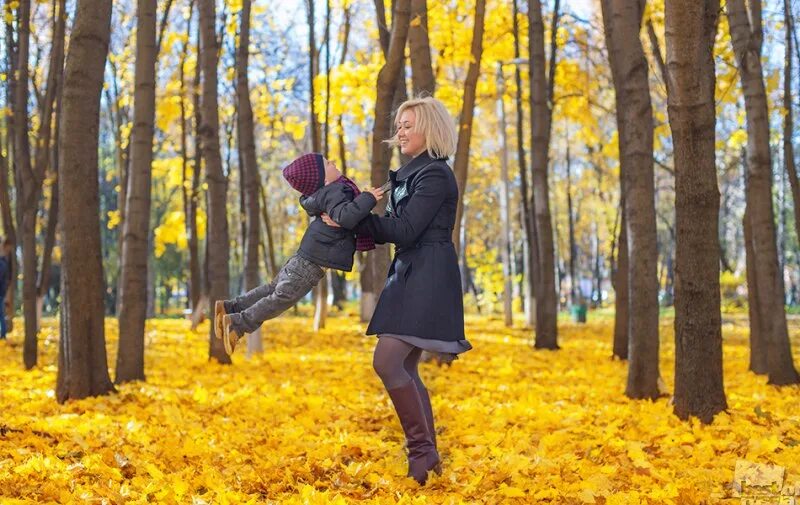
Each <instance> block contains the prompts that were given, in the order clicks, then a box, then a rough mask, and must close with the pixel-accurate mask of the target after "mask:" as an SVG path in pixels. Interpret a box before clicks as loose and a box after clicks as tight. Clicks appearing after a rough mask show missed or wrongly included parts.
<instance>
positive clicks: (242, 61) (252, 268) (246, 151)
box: [236, 0, 263, 353]
mask: <svg viewBox="0 0 800 505" xmlns="http://www.w3.org/2000/svg"><path fill="white" fill-rule="evenodd" d="M250 6H251V2H250V0H243V1H242V10H241V26H240V28H239V30H240V31H239V47H238V49H237V51H236V95H237V98H238V103H239V109H238V110H239V115H238V120H239V121H238V129H239V133H238V135H239V149H240V151H241V153H242V155H243V156H242V168H243V174H242V175H243V178H244V199H245V229H246V231H247V234H246V236H245V240H244V243H245V254H244V284H245V286H244V287H245V289H246V290H251V289H254V288H256V287H258V285H259V284H261V276H260V275H259V254H258V246H259V243H260V239H261V219H260V216H259V210H260V209H259V207H260V206H259V194H258V188H259V187H260V183H259V175H258V163H257V162H256V160H257V158H256V140H255V135H254V134H253V107H252V105H251V104H250V86H249V84H248V82H247V71H248V58H249V53H250ZM262 351H263V345H262V343H261V332H260V331H256V332H254V333H252V334H250V335H249V336H248V337H247V352H248V353H257V352H262Z"/></svg>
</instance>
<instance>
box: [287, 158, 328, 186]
mask: <svg viewBox="0 0 800 505" xmlns="http://www.w3.org/2000/svg"><path fill="white" fill-rule="evenodd" d="M283 177H284V179H286V182H288V183H289V185H290V186H291V187H293V188H294V189H296V190H297V191H299V192H300V193H301V194H303V195H306V196H308V195H310V194H312V193H313V192H315V191H316V190H318V189H319V188H321V187H322V186H324V185H325V162H324V158H323V157H322V155H321V154H319V153H308V154H304V155H302V156H300V157H299V158H297V159H296V160H294V161H293V162H291V163H289V164H288V165H287V166H286V168H284V169H283Z"/></svg>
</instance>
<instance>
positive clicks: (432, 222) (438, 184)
mask: <svg viewBox="0 0 800 505" xmlns="http://www.w3.org/2000/svg"><path fill="white" fill-rule="evenodd" d="M395 128H396V133H395V135H394V137H392V138H391V140H389V141H388V142H389V144H391V145H392V146H400V151H401V152H402V153H403V154H406V155H408V156H411V157H412V158H413V159H412V160H411V161H409V162H408V163H407V164H405V165H404V166H402V167H400V168H399V169H398V170H397V171H394V172H390V173H389V180H390V181H391V183H392V184H391V187H392V190H391V196H390V198H389V202H388V205H387V206H386V214H385V215H384V216H377V215H374V214H372V215H370V216H368V217H367V219H365V220H364V221H363V222H362V223H361V224H360V225H359V226H358V227H357V228H356V230H357V231H359V232H364V233H368V234H369V235H371V236H372V237H373V238H374V239H375V242H376V243H378V244H383V243H387V242H391V243H393V244H396V246H397V247H396V249H395V256H394V260H393V261H392V264H391V266H390V267H389V278H388V279H387V280H386V286H385V287H384V288H383V291H382V292H381V296H380V299H379V300H378V304H377V306H376V308H375V313H374V314H373V316H372V320H371V321H370V323H369V327H368V328H367V334H368V335H378V337H380V338H379V339H378V343H377V345H376V346H375V354H374V356H373V365H374V367H375V371H376V372H377V374H378V376H379V377H380V378H381V381H382V382H383V385H384V387H385V388H386V391H387V392H388V394H389V397H390V398H391V399H392V403H393V404H394V408H395V411H396V412H397V416H398V417H399V418H400V425H401V426H402V428H403V431H404V433H405V436H406V446H407V448H408V475H409V476H410V477H413V478H414V479H415V480H416V481H417V482H419V483H420V484H424V483H425V482H426V480H427V478H428V472H429V471H431V470H433V471H435V472H437V473H439V472H441V465H440V458H439V452H438V448H437V446H436V429H435V428H434V423H433V409H432V407H431V400H430V396H429V394H428V390H427V389H426V388H425V385H424V384H423V383H422V379H420V376H419V373H418V371H417V365H418V363H419V359H420V356H421V354H422V351H431V352H435V353H438V354H439V356H442V357H444V358H445V359H446V360H450V361H451V360H453V359H455V357H456V356H457V355H458V354H460V353H462V352H465V351H468V350H470V349H472V346H471V345H470V343H469V342H468V341H467V340H466V338H465V337H464V307H463V301H462V293H461V274H460V273H459V270H458V256H457V255H456V250H455V247H454V246H453V242H452V235H453V227H454V225H455V222H456V208H457V206H458V186H457V185H456V178H455V175H454V174H453V170H452V169H451V168H450V166H449V165H448V164H447V159H448V157H449V156H452V155H453V154H454V153H455V150H456V139H457V135H456V128H455V122H454V121H453V118H452V117H451V116H450V115H449V114H448V112H447V109H445V107H444V105H442V103H441V102H439V101H438V100H436V99H434V98H432V97H427V98H417V99H413V100H408V101H406V102H404V103H403V104H402V105H400V107H399V109H398V110H397V116H396V119H395ZM322 217H323V219H324V220H325V222H327V223H328V224H330V225H331V226H336V225H342V226H348V225H349V224H344V223H342V222H340V221H339V220H338V219H337V217H336V216H335V215H333V214H330V215H329V216H326V215H324V214H323V216H322Z"/></svg>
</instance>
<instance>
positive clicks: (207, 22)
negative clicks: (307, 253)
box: [200, 0, 231, 364]
mask: <svg viewBox="0 0 800 505" xmlns="http://www.w3.org/2000/svg"><path fill="white" fill-rule="evenodd" d="M216 18H217V15H216V5H215V2H214V0H200V30H201V32H200V33H201V37H200V59H201V65H202V67H203V68H202V72H203V89H202V110H203V116H202V123H201V125H200V134H201V145H202V154H203V160H204V161H205V165H206V184H207V185H208V231H207V235H206V236H207V239H208V242H207V244H208V246H207V248H206V258H207V262H208V273H207V277H206V279H207V282H208V297H209V300H224V299H226V298H228V294H229V284H230V274H229V272H228V261H229V257H230V251H229V245H228V244H229V242H228V216H227V210H226V204H227V193H228V178H227V177H226V176H225V174H224V173H223V171H222V158H221V156H220V151H219V106H218V100H217V54H218V50H219V41H218V40H217V34H216V31H215V29H214V24H215V21H216ZM209 307H213V303H210V304H209ZM212 317H213V315H212ZM209 357H210V358H213V359H216V360H217V361H219V362H220V363H225V364H227V363H230V362H231V358H230V356H228V355H227V353H225V348H224V347H223V345H222V340H220V339H217V338H215V337H214V325H213V324H212V325H210V331H209Z"/></svg>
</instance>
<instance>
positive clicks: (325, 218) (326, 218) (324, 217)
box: [322, 212, 341, 228]
mask: <svg viewBox="0 0 800 505" xmlns="http://www.w3.org/2000/svg"><path fill="white" fill-rule="evenodd" d="M322 222H323V223H325V224H327V225H328V226H333V227H334V228H341V225H339V223H337V222H336V221H334V220H333V219H331V216H329V215H328V214H326V213H324V212H323V213H322Z"/></svg>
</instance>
